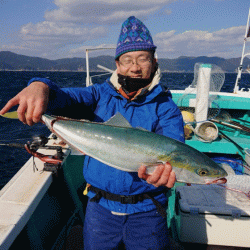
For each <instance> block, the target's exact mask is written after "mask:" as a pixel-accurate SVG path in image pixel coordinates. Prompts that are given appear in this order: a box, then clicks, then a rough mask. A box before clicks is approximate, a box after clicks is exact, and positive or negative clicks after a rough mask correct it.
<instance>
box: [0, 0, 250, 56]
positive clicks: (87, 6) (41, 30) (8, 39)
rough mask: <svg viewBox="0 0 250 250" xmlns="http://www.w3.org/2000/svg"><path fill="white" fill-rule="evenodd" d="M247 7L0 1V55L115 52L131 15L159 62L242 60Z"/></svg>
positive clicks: (149, 1) (181, 1) (162, 0)
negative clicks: (146, 33) (149, 39)
mask: <svg viewBox="0 0 250 250" xmlns="http://www.w3.org/2000/svg"><path fill="white" fill-rule="evenodd" d="M249 7H250V0H96V1H93V0H43V1H39V0H0V27H1V29H0V51H11V52H14V53H17V54H21V55H27V56H36V57H42V58H48V59H60V58H72V57H81V58H83V57H85V51H86V48H110V47H112V48H114V47H116V44H117V40H118V36H119V34H120V29H121V25H122V23H123V22H124V21H125V20H126V19H127V18H128V17H129V16H135V17H137V18H139V19H140V20H141V21H142V22H143V23H144V24H145V25H146V26H147V27H148V29H149V30H150V33H151V35H152V37H153V41H154V44H155V45H156V46H157V55H158V58H178V57H180V56H192V57H197V56H209V57H214V56H217V57H223V58H235V57H241V53H242V46H243V42H244V37H245V31H246V24H247V19H248V13H249ZM248 39H249V40H250V38H248ZM249 44H250V41H249ZM248 47H249V52H250V45H249V46H248ZM248 47H247V46H246V52H247V51H248V50H247V49H248ZM92 53H93V54H92V55H93V56H95V55H99V54H98V53H101V54H108V55H114V53H115V51H114V50H102V52H99V51H98V52H92Z"/></svg>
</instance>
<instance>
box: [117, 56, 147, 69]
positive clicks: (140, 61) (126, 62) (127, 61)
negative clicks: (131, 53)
mask: <svg viewBox="0 0 250 250" xmlns="http://www.w3.org/2000/svg"><path fill="white" fill-rule="evenodd" d="M119 62H120V63H121V64H122V65H123V66H124V67H126V68H130V67H132V66H133V65H134V64H137V65H139V66H140V67H145V66H148V65H149V64H150V62H151V60H150V59H149V58H148V57H139V58H137V59H136V61H135V63H134V62H133V59H132V58H121V59H120V60H119Z"/></svg>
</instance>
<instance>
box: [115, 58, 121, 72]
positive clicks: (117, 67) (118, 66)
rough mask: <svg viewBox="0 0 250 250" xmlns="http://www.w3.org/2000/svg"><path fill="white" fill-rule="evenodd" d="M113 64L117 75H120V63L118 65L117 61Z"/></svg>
mask: <svg viewBox="0 0 250 250" xmlns="http://www.w3.org/2000/svg"><path fill="white" fill-rule="evenodd" d="M115 64H116V69H117V74H120V63H119V61H118V60H115Z"/></svg>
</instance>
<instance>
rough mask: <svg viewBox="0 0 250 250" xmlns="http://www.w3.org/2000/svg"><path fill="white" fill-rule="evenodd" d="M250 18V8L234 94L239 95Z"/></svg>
mask: <svg viewBox="0 0 250 250" xmlns="http://www.w3.org/2000/svg"><path fill="white" fill-rule="evenodd" d="M249 16H250V8H249V13H248V19H247V26H246V32H245V38H244V43H243V48H242V55H241V60H240V66H239V68H238V74H237V78H236V82H235V86H234V93H237V92H238V91H239V83H240V80H241V72H242V67H243V60H244V57H245V55H244V54H245V47H246V41H247V34H248V30H249Z"/></svg>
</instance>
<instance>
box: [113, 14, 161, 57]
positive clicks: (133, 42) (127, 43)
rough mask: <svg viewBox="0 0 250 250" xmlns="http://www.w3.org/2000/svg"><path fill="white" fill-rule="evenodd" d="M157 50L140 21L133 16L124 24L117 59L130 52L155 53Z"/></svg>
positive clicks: (118, 44)
mask: <svg viewBox="0 0 250 250" xmlns="http://www.w3.org/2000/svg"><path fill="white" fill-rule="evenodd" d="M156 48H157V47H156V46H155V45H154V43H153V39H152V37H151V35H150V32H149V30H148V28H147V27H146V26H145V25H144V24H143V22H141V21H140V20H139V19H137V18H135V17H134V16H131V17H129V18H128V19H127V20H126V21H125V22H124V23H123V24H122V28H121V33H120V36H119V39H118V43H117V47H116V53H115V59H118V57H119V56H121V55H122V54H124V53H127V52H130V51H138V50H146V51H155V49H156Z"/></svg>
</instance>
